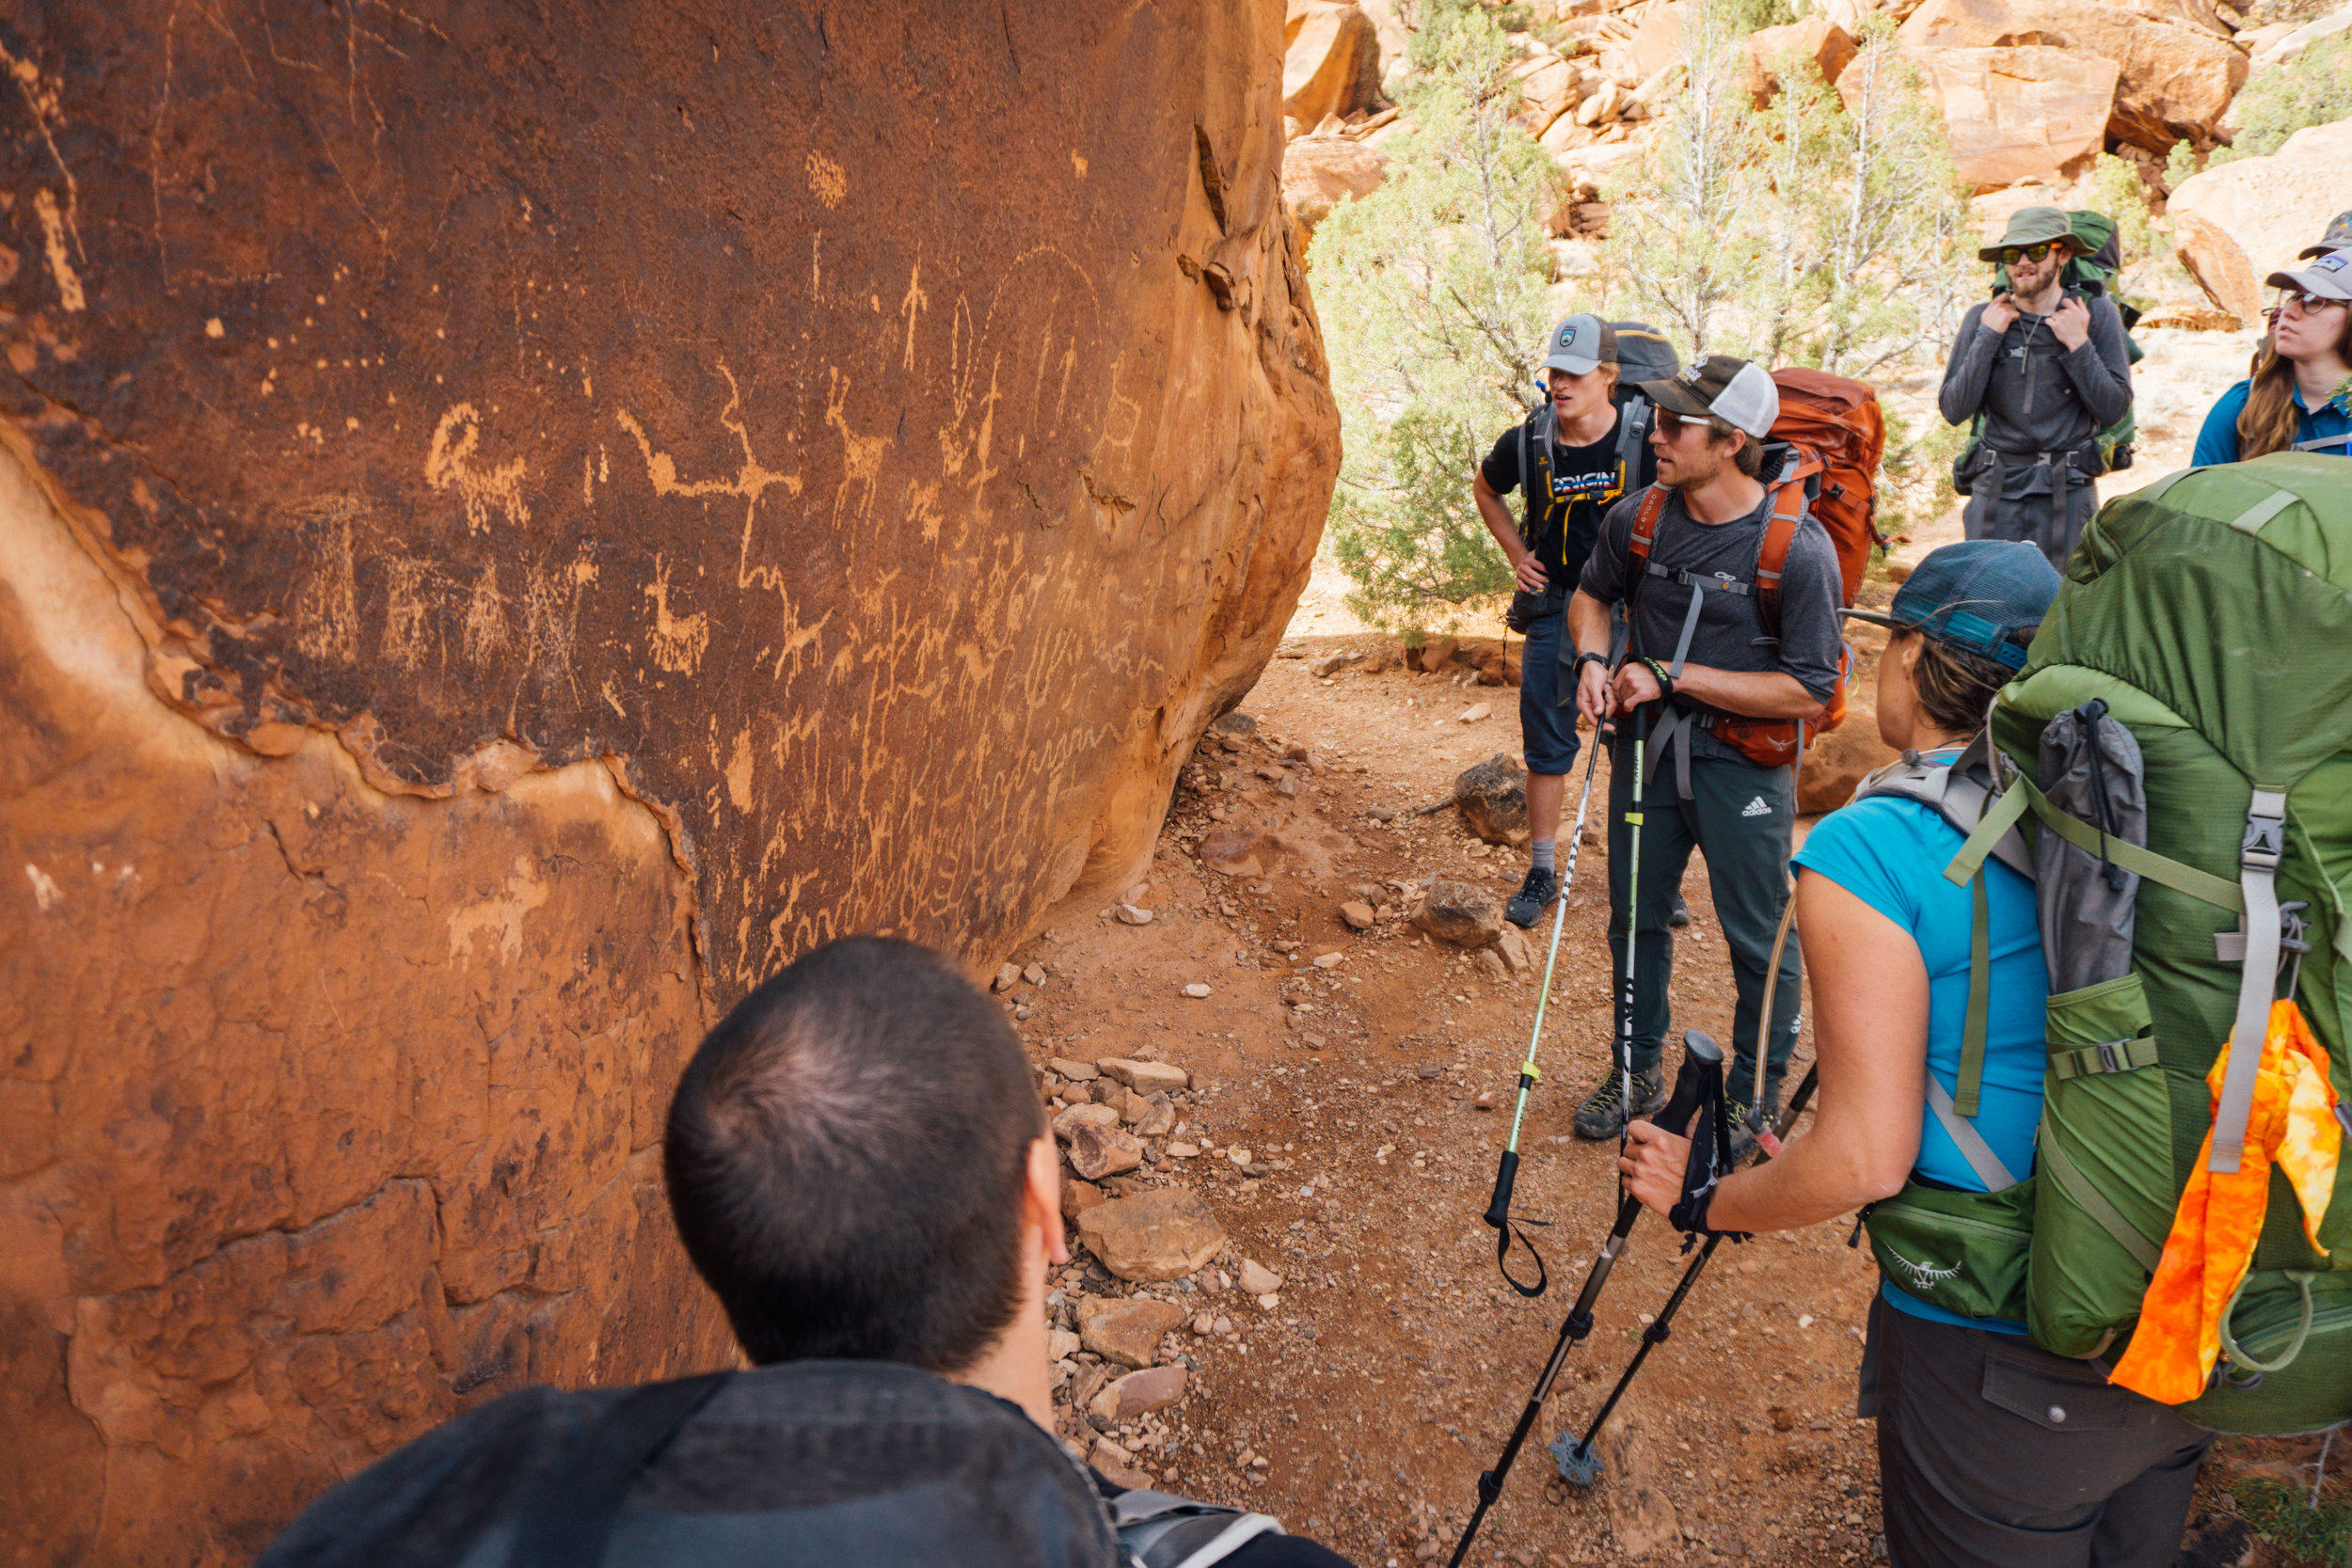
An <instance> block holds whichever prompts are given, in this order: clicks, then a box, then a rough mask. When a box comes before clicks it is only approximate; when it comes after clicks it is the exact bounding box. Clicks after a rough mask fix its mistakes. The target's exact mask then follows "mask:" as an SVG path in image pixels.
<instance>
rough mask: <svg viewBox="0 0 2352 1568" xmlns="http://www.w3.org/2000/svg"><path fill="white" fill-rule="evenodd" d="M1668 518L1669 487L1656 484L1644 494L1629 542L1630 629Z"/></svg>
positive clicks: (1635, 511) (1627, 595)
mask: <svg viewBox="0 0 2352 1568" xmlns="http://www.w3.org/2000/svg"><path fill="white" fill-rule="evenodd" d="M1664 515H1666V487H1665V486H1664V485H1662V484H1653V485H1651V486H1650V487H1649V488H1648V489H1646V490H1644V491H1643V492H1642V501H1641V504H1640V505H1639V506H1636V507H1635V508H1634V509H1633V531H1632V533H1630V534H1629V535H1628V536H1627V538H1626V542H1625V605H1626V609H1627V610H1628V611H1629V613H1628V615H1627V617H1626V625H1627V626H1628V627H1630V626H1632V624H1633V618H1632V615H1631V614H1630V611H1631V610H1632V608H1633V601H1634V598H1635V597H1636V596H1637V595H1638V594H1640V593H1641V592H1642V579H1643V578H1645V577H1647V576H1649V552H1650V546H1653V545H1655V544H1657V543H1658V519H1659V518H1661V517H1662V516H1664Z"/></svg>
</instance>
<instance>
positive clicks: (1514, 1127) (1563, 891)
mask: <svg viewBox="0 0 2352 1568" xmlns="http://www.w3.org/2000/svg"><path fill="white" fill-rule="evenodd" d="M1599 768H1600V732H1599V730H1598V729H1596V730H1594V732H1593V750H1592V754H1591V755H1590V756H1589V757H1587V758H1586V759H1585V762H1584V790H1583V793H1582V794H1581V795H1580V796H1578V798H1577V802H1576V826H1575V827H1573V828H1571V829H1569V830H1568V868H1567V875H1566V876H1565V877H1563V878H1561V879H1560V895H1559V898H1558V900H1557V902H1556V903H1555V904H1554V906H1553V908H1552V912H1551V949H1550V951H1549V952H1548V953H1547V954H1545V956H1544V983H1543V987H1542V989H1541V990H1537V991H1536V993H1535V1027H1534V1030H1533V1031H1531V1032H1530V1033H1529V1035H1528V1037H1527V1060H1525V1061H1524V1062H1521V1063H1520V1064H1519V1098H1518V1104H1517V1105H1515V1106H1513V1107H1512V1110H1511V1136H1510V1138H1509V1140H1508V1141H1507V1142H1505V1143H1504V1144H1503V1146H1502V1157H1501V1158H1500V1159H1498V1160H1497V1161H1496V1162H1495V1193H1494V1197H1493V1199H1492V1201H1490V1202H1489V1203H1488V1204H1487V1205H1486V1223H1487V1224H1488V1225H1490V1226H1492V1227H1494V1228H1495V1267H1496V1268H1497V1269H1498V1270H1500V1271H1501V1272H1502V1280H1503V1283H1504V1284H1506V1285H1508V1286H1510V1287H1511V1289H1513V1290H1514V1291H1518V1293H1519V1294H1520V1295H1522V1296H1526V1297H1529V1298H1530V1299H1533V1298H1534V1297H1536V1296H1540V1295H1542V1294H1543V1293H1544V1291H1545V1290H1546V1289H1547V1288H1548V1287H1549V1284H1550V1280H1551V1276H1550V1275H1549V1272H1548V1271H1547V1270H1546V1269H1545V1267H1544V1255H1543V1254H1542V1253H1540V1252H1537V1251H1536V1250H1535V1243H1533V1242H1531V1241H1529V1240H1528V1239H1527V1232H1526V1231H1524V1230H1522V1231H1520V1232H1519V1233H1518V1238H1519V1244H1520V1245H1521V1246H1523V1247H1525V1248H1527V1252H1528V1256H1529V1257H1531V1258H1533V1259H1535V1283H1534V1285H1532V1286H1530V1285H1522V1284H1520V1283H1519V1282H1518V1280H1517V1279H1515V1278H1513V1277H1512V1275H1511V1270H1510V1267H1509V1266H1508V1264H1507V1263H1506V1262H1505V1261H1504V1259H1507V1258H1508V1257H1509V1256H1510V1253H1511V1189H1512V1187H1513V1186H1514V1185H1516V1184H1517V1183H1518V1179H1519V1124H1520V1122H1521V1121H1523V1120H1524V1119H1525V1118H1526V1116H1527V1092H1528V1090H1530V1089H1532V1088H1534V1086H1535V1080H1536V1079H1537V1078H1539V1077H1541V1076H1543V1075H1542V1074H1541V1073H1540V1072H1538V1071H1537V1070H1536V1069H1535V1048H1536V1046H1538V1045H1539V1044H1541V1043H1542V1042H1543V1037H1544V1008H1545V1006H1546V1005H1547V1004H1549V1002H1550V1000H1551V974H1552V969H1553V966H1554V965H1556V964H1558V963H1559V961H1560V927H1561V926H1562V924H1563V923H1564V922H1565V920H1566V919H1567V915H1568V889H1569V888H1570V887H1572V886H1574V885H1575V883H1576V857H1577V851H1578V850H1579V849H1581V847H1583V843H1584V814H1585V812H1586V810H1587V809H1589V808H1590V807H1591V805H1592V803H1593V775H1594V774H1595V773H1597V772H1598V771H1599Z"/></svg>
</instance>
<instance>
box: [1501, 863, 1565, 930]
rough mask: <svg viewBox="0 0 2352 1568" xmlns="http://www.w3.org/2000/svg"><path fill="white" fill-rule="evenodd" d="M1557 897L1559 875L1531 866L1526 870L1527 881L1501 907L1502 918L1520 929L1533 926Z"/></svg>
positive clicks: (1537, 866)
mask: <svg viewBox="0 0 2352 1568" xmlns="http://www.w3.org/2000/svg"><path fill="white" fill-rule="evenodd" d="M1559 896H1560V875H1559V873H1558V872H1556V871H1547V870H1545V869H1544V868H1543V867H1542V866H1540V865H1531V866H1529V867H1528V868H1527V880H1525V881H1524V882H1521V883H1520V884H1519V890H1518V892H1517V893H1515V894H1513V895H1511V901H1510V902H1509V903H1508V904H1505V905H1503V906H1502V918H1503V919H1505V920H1507V921H1509V922H1510V923H1511V924H1512V925H1514V926H1517V927H1521V928H1525V927H1530V926H1533V925H1534V924H1535V922H1536V921H1537V920H1538V919H1540V918H1541V917H1542V915H1543V912H1544V911H1546V910H1548V909H1549V908H1550V907H1551V906H1552V904H1553V903H1554V902H1555V901H1556V900H1557V899H1558V898H1559Z"/></svg>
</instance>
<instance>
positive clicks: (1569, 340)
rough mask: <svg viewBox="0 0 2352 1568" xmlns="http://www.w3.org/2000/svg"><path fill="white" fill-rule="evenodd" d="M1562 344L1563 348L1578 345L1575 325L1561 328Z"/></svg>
mask: <svg viewBox="0 0 2352 1568" xmlns="http://www.w3.org/2000/svg"><path fill="white" fill-rule="evenodd" d="M1560 346H1561V347H1562V348H1573V347H1575V346H1576V328H1575V327H1573V326H1564V327H1562V328H1561V329H1560Z"/></svg>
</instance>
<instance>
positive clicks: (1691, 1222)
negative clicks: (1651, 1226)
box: [1666, 1181, 1754, 1243]
mask: <svg viewBox="0 0 2352 1568" xmlns="http://www.w3.org/2000/svg"><path fill="white" fill-rule="evenodd" d="M1714 1201H1715V1183H1714V1182H1712V1181H1709V1182H1708V1184H1707V1185H1706V1186H1704V1187H1701V1188H1700V1189H1699V1190H1698V1191H1697V1192H1695V1193H1692V1194H1690V1195H1689V1196H1685V1197H1684V1198H1683V1200H1682V1201H1681V1202H1679V1203H1677V1204H1676V1205H1675V1206H1674V1212H1672V1213H1670V1214H1668V1215H1667V1216H1666V1223H1667V1224H1668V1225H1671V1226H1673V1227H1675V1228H1676V1229H1677V1230H1679V1231H1681V1232H1682V1233H1683V1234H1685V1235H1687V1236H1726V1237H1729V1238H1730V1239H1731V1240H1732V1241H1733V1242H1735V1243H1737V1242H1744V1241H1747V1240H1749V1239H1750V1237H1751V1236H1752V1235H1753V1234H1754V1233H1753V1232H1751V1231H1746V1230H1718V1229H1716V1228H1715V1227H1712V1226H1710V1225H1708V1223H1707V1211H1708V1207H1709V1206H1711V1205H1712V1204H1713V1203H1714Z"/></svg>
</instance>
